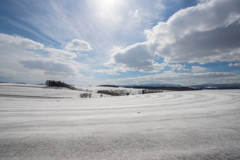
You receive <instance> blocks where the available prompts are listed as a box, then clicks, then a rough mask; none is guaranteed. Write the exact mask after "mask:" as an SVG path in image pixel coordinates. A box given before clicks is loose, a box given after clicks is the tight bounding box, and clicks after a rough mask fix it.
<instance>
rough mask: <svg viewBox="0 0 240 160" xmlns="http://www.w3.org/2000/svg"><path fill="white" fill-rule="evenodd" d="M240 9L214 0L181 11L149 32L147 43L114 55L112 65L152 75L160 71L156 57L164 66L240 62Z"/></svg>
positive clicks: (238, 3) (237, 4) (234, 3)
mask: <svg viewBox="0 0 240 160" xmlns="http://www.w3.org/2000/svg"><path fill="white" fill-rule="evenodd" d="M239 8H240V1H238V0H229V1H225V0H211V1H206V2H205V3H199V4H198V5H197V6H193V7H189V8H186V9H182V10H180V11H178V12H176V13H175V14H174V15H173V16H171V17H170V18H169V19H168V21H166V22H159V23H158V25H156V26H155V27H153V28H152V29H151V30H146V31H145V34H146V37H147V41H146V42H143V43H136V44H133V45H131V46H128V47H126V48H124V49H121V50H119V51H116V52H114V53H113V54H112V58H111V64H112V65H113V66H123V67H125V68H126V70H135V71H140V72H153V71H159V69H156V67H155V66H156V64H158V63H157V62H156V61H155V57H156V56H159V57H162V58H163V59H164V60H163V63H194V62H196V63H200V64H206V63H211V62H217V61H228V62H231V61H240V47H239V44H240V10H239ZM160 69H162V68H160ZM193 70H194V71H204V70H205V69H204V68H199V67H198V68H196V67H195V68H193Z"/></svg>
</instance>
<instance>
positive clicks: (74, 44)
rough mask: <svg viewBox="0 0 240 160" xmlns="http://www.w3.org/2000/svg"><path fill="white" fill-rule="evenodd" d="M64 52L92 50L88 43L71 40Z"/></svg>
mask: <svg viewBox="0 0 240 160" xmlns="http://www.w3.org/2000/svg"><path fill="white" fill-rule="evenodd" d="M65 49H66V50H69V51H90V50H92V48H91V46H90V44H89V43H87V42H85V41H83V40H79V39H73V40H72V41H71V42H68V43H67V45H66V47H65Z"/></svg>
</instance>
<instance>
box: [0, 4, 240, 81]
mask: <svg viewBox="0 0 240 160" xmlns="http://www.w3.org/2000/svg"><path fill="white" fill-rule="evenodd" d="M0 21H1V23H0V81H1V82H26V83H34V84H37V83H44V82H45V80H48V79H53V80H61V81H64V82H67V83H71V84H76V85H98V84H161V83H172V84H181V85H190V84H203V83H239V82H240V1H239V0H228V1H226V0H145V1H139V0H101V1H100V0H81V1H79V0H41V1H35V0H17V1H16V0H1V5H0Z"/></svg>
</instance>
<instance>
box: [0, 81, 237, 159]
mask: <svg viewBox="0 0 240 160" xmlns="http://www.w3.org/2000/svg"><path fill="white" fill-rule="evenodd" d="M0 159H4V160H9V159H21V160H33V159H34V160H40V159H41V160H43V159H44V160H48V159H57V160H60V159H90V160H99V159H104V160H108V159H109V160H110V159H122V160H128V159H129V160H133V159H144V160H153V159H154V160H155V159H240V90H203V91H182V92H163V93H157V94H143V95H140V94H139V95H130V96H122V97H104V98H87V99H81V98H79V92H78V91H72V90H68V89H53V88H43V87H42V86H35V85H12V84H1V85H0Z"/></svg>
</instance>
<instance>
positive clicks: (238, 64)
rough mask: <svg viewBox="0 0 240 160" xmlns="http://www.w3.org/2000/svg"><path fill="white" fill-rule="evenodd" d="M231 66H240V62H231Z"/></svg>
mask: <svg viewBox="0 0 240 160" xmlns="http://www.w3.org/2000/svg"><path fill="white" fill-rule="evenodd" d="M229 66H230V67H240V63H230V64H229Z"/></svg>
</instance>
